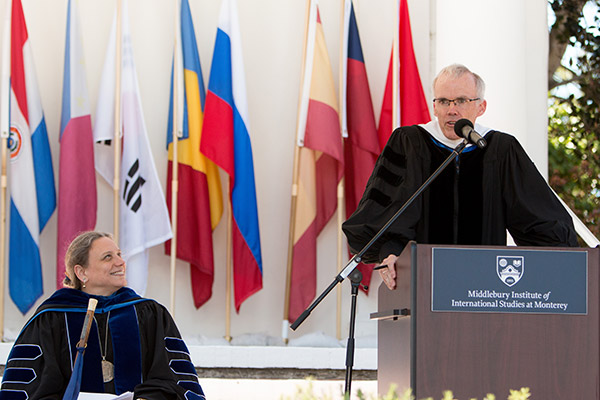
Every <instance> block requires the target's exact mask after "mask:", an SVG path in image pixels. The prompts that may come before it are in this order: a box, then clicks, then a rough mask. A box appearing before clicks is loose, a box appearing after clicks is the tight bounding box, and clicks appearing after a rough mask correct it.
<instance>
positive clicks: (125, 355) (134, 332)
mask: <svg viewBox="0 0 600 400" xmlns="http://www.w3.org/2000/svg"><path fill="white" fill-rule="evenodd" d="M108 323H109V325H108V326H109V330H110V337H111V340H112V346H113V357H114V365H115V391H116V392H117V394H121V393H123V392H126V391H128V390H131V391H132V390H133V388H134V387H135V386H136V385H138V384H140V383H142V350H141V344H140V329H139V326H138V320H137V314H136V312H135V307H133V306H131V307H125V308H118V309H113V310H112V311H111V314H110V318H109V321H108Z"/></svg>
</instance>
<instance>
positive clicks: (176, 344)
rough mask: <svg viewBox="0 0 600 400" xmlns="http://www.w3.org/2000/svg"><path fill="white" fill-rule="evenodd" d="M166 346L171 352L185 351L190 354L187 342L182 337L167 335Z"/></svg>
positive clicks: (184, 352)
mask: <svg viewBox="0 0 600 400" xmlns="http://www.w3.org/2000/svg"><path fill="white" fill-rule="evenodd" d="M165 348H166V349H167V351H168V352H170V353H183V354H187V355H188V356H189V355H190V352H189V351H188V348H187V346H186V345H185V342H184V341H183V339H181V338H176V337H166V338H165Z"/></svg>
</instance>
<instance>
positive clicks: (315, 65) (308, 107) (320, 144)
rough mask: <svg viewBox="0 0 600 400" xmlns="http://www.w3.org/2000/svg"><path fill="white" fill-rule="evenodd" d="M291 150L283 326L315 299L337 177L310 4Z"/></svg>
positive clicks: (337, 147) (335, 125) (317, 24)
mask: <svg viewBox="0 0 600 400" xmlns="http://www.w3.org/2000/svg"><path fill="white" fill-rule="evenodd" d="M307 33H308V37H307V48H306V57H305V60H306V64H305V65H304V77H303V87H302V96H301V99H300V111H299V112H300V116H299V118H298V124H299V126H298V134H297V146H299V159H298V178H297V179H298V197H297V200H296V215H295V216H293V218H295V229H294V232H293V249H292V251H293V255H292V274H291V286H290V308H289V320H290V322H293V321H295V320H296V318H298V316H299V315H300V314H301V313H302V311H304V309H305V308H306V307H307V306H308V305H309V304H310V302H311V301H312V299H313V298H314V297H315V294H316V285H317V283H316V279H317V236H318V235H319V233H320V232H321V231H322V230H323V228H324V227H325V225H326V224H327V221H329V219H330V218H331V217H332V215H333V213H334V212H335V209H336V208H337V185H338V183H339V182H340V180H341V178H342V173H343V155H342V139H341V131H340V121H339V114H338V106H337V96H336V93H335V85H334V82H333V74H332V71H331V64H330V62H329V55H328V54H327V45H326V43H325V35H324V33H323V26H322V25H321V18H320V15H319V10H318V6H317V3H316V2H315V1H311V5H310V12H309V20H308V30H307Z"/></svg>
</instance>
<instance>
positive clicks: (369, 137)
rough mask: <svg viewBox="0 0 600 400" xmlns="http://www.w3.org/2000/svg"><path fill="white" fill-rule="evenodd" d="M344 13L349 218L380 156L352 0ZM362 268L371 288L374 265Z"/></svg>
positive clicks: (344, 133) (344, 130)
mask: <svg viewBox="0 0 600 400" xmlns="http://www.w3.org/2000/svg"><path fill="white" fill-rule="evenodd" d="M344 10H345V12H344V16H345V20H344V21H345V23H344V32H345V35H344V39H345V41H346V43H345V44H344V49H345V50H346V51H345V54H344V55H345V57H344V59H345V67H346V69H345V71H344V72H345V75H346V77H345V79H344V80H343V82H345V83H346V86H345V90H344V94H345V96H344V97H345V98H344V99H343V101H342V110H341V112H342V136H343V137H344V177H345V182H344V183H345V185H344V189H345V193H344V195H345V200H346V218H349V217H350V215H352V213H353V212H354V211H355V210H356V207H357V206H358V203H359V201H360V199H361V197H362V194H363V192H364V191H365V187H366V186H367V181H368V180H369V177H370V176H371V172H372V171H373V167H375V161H376V160H377V156H378V155H379V141H378V138H377V128H376V125H375V114H374V113H373V103H372V101H371V91H370V89H369V81H368V79H367V70H366V69H365V60H364V57H363V51H362V46H361V43H360V35H359V33H358V25H357V23H356V16H355V14H354V5H353V3H352V0H346V1H345V9H344ZM344 100H345V101H344ZM358 268H359V270H360V271H361V273H362V274H363V279H362V283H363V285H364V286H366V287H368V286H369V285H370V283H371V274H372V272H373V265H365V264H359V266H358ZM362 287H363V286H361V288H362Z"/></svg>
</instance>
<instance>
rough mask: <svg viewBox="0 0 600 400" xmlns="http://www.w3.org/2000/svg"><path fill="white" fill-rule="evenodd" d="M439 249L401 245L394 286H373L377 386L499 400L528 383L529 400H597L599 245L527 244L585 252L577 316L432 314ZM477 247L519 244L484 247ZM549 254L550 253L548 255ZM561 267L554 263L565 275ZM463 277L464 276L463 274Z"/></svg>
mask: <svg viewBox="0 0 600 400" xmlns="http://www.w3.org/2000/svg"><path fill="white" fill-rule="evenodd" d="M477 247H478V246H470V247H467V246H456V247H452V246H439V245H420V244H419V245H417V244H415V243H414V242H411V243H409V244H408V245H407V246H406V248H405V250H404V252H403V253H402V254H401V256H400V267H399V268H397V273H398V279H397V283H398V286H397V288H396V289H395V290H393V291H391V290H389V289H388V288H387V287H386V286H385V285H384V284H382V285H381V286H380V287H379V295H378V312H377V313H374V314H372V316H371V317H372V319H378V320H379V321H378V391H379V394H380V395H382V394H385V393H387V391H388V390H389V388H390V385H391V384H393V383H394V384H396V385H397V387H398V390H399V391H400V392H403V391H404V390H405V389H407V388H409V387H411V388H412V389H413V394H414V395H415V396H416V398H417V399H421V398H425V397H429V396H431V397H433V398H440V397H441V396H442V392H443V391H444V390H452V391H453V392H454V395H455V397H456V398H459V399H467V398H472V397H475V398H483V397H484V396H485V395H486V394H487V393H493V394H495V395H496V398H497V399H505V398H506V397H507V396H508V394H509V389H520V388H521V387H529V388H530V389H531V393H532V398H533V399H542V400H559V399H564V400H592V399H600V356H599V342H600V326H599V322H600V319H599V309H598V307H599V297H598V283H599V275H598V267H599V265H600V258H599V253H598V252H599V249H589V248H581V249H575V248H570V249H555V248H528V249H529V250H534V249H535V250H536V251H544V252H554V251H559V250H563V251H568V252H585V253H586V254H587V258H586V260H587V309H586V312H585V313H584V314H580V315H571V314H556V313H535V312H533V313H515V312H511V311H510V310H509V312H440V311H432V254H433V250H434V249H439V248H455V249H460V248H469V249H473V248H477ZM485 249H491V250H495V249H503V250H506V249H525V250H526V249H527V248H522V247H486V248H485ZM550 256H552V254H550ZM569 267H570V266H569V265H563V266H560V269H562V270H564V271H565V273H568V271H569ZM463 279H465V280H469V277H468V276H466V277H463Z"/></svg>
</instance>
